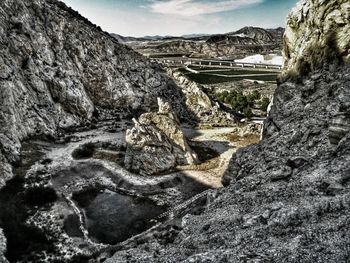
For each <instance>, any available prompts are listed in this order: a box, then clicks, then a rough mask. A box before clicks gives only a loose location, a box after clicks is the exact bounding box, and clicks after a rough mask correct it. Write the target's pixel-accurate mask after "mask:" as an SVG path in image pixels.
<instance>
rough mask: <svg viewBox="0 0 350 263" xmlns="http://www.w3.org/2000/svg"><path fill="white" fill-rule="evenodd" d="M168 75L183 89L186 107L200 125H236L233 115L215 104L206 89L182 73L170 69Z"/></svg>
mask: <svg viewBox="0 0 350 263" xmlns="http://www.w3.org/2000/svg"><path fill="white" fill-rule="evenodd" d="M168 74H169V75H170V76H172V78H173V79H174V81H175V83H176V84H177V85H178V86H179V87H181V89H182V91H183V93H184V94H185V96H186V102H185V103H186V106H187V108H188V110H190V111H191V112H192V113H194V115H195V116H198V118H199V120H200V121H198V124H200V125H204V126H214V127H215V126H216V127H218V126H224V127H227V126H232V125H233V124H234V123H235V118H234V116H233V115H231V114H229V113H228V112H226V111H224V110H223V109H222V108H221V107H220V105H219V103H217V102H214V100H213V99H211V98H210V97H209V96H208V94H206V93H205V91H204V88H203V87H202V86H201V85H200V84H198V83H196V82H194V81H191V80H189V79H188V78H186V76H184V75H183V74H182V73H181V72H178V71H172V70H171V69H168Z"/></svg>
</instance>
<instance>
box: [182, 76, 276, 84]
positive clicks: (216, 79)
mask: <svg viewBox="0 0 350 263" xmlns="http://www.w3.org/2000/svg"><path fill="white" fill-rule="evenodd" d="M185 75H186V76H187V77H188V78H189V79H190V80H192V81H195V82H197V83H199V84H216V83H223V82H233V81H240V80H243V79H251V80H261V81H276V78H277V74H276V75H271V76H259V75H256V76H252V77H238V76H232V77H220V76H215V75H210V74H205V73H199V74H195V73H185Z"/></svg>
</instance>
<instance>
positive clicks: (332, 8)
mask: <svg viewBox="0 0 350 263" xmlns="http://www.w3.org/2000/svg"><path fill="white" fill-rule="evenodd" d="M287 25H288V26H287V29H286V33H285V37H284V61H285V70H288V71H289V70H298V71H299V70H300V67H305V63H307V64H308V66H307V67H311V69H315V68H317V67H318V66H319V64H320V63H323V62H325V63H326V64H330V63H334V62H336V60H335V59H339V60H346V59H348V58H349V57H350V55H349V54H350V53H349V51H350V46H349V43H350V35H349V30H350V3H349V1H347V0H329V1H319V0H312V1H309V0H303V1H300V2H299V3H298V5H297V6H296V7H295V8H294V9H293V10H292V12H291V13H290V14H289V16H288V24H287ZM300 64H302V65H300ZM303 64H304V65H303Z"/></svg>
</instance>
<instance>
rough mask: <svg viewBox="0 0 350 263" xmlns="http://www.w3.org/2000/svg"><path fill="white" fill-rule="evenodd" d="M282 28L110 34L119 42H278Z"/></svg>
mask: <svg viewBox="0 0 350 263" xmlns="http://www.w3.org/2000/svg"><path fill="white" fill-rule="evenodd" d="M283 34H284V28H282V27H279V28H274V29H263V28H259V27H244V28H241V29H240V30H238V31H234V32H229V33H225V34H188V35H183V36H170V35H167V36H159V35H156V36H144V37H130V36H121V35H119V34H115V33H113V34H111V35H112V36H114V37H115V38H116V39H117V40H118V41H119V42H121V43H126V42H144V41H166V40H191V41H207V42H208V43H217V42H222V41H224V42H226V43H240V42H250V43H251V42H252V41H251V40H255V41H253V42H255V44H261V42H268V43H271V42H279V41H281V40H282V37H283Z"/></svg>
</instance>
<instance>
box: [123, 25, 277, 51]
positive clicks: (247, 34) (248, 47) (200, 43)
mask: <svg viewBox="0 0 350 263" xmlns="http://www.w3.org/2000/svg"><path fill="white" fill-rule="evenodd" d="M281 30H282V31H283V28H278V29H269V30H265V29H263V28H258V27H244V28H242V29H240V30H238V31H235V32H231V33H227V34H219V35H210V36H203V37H194V38H188V39H181V38H180V39H177V38H174V39H163V40H157V41H144V40H140V41H141V42H140V41H139V43H135V42H133V43H132V44H131V46H132V47H133V48H135V49H136V50H138V51H140V52H141V53H144V54H149V53H174V54H177V53H184V54H191V53H193V54H195V55H197V56H209V57H230V56H233V55H242V54H248V53H249V54H251V53H258V52H268V51H273V50H277V51H278V50H280V49H281V46H282V38H281V34H283V33H281ZM118 39H120V37H118Z"/></svg>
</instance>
